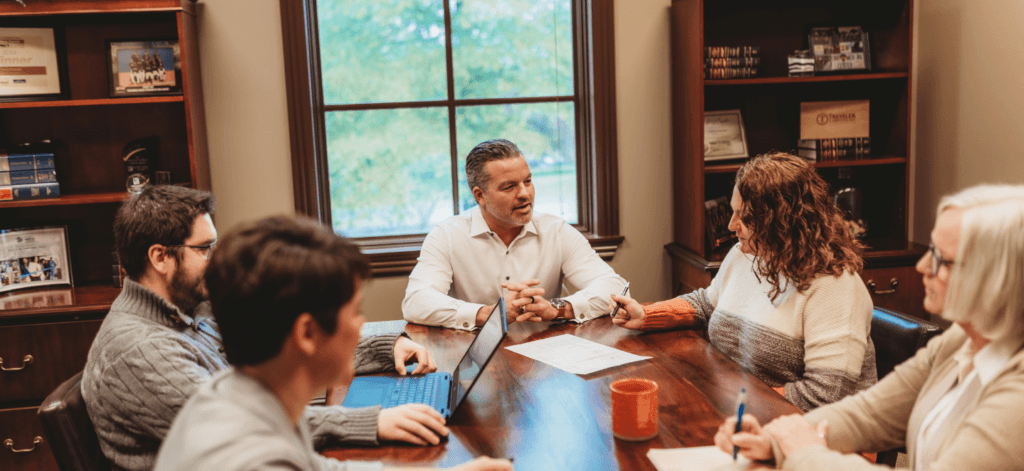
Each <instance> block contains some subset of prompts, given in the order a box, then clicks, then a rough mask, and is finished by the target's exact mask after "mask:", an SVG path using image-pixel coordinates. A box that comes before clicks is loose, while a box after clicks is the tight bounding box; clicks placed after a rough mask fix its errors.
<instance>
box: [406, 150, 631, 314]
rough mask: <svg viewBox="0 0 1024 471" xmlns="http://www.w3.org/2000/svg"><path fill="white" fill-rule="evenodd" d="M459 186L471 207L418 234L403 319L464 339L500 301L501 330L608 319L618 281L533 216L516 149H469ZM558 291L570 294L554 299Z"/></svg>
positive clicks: (580, 243) (589, 253)
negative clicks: (568, 289) (463, 184)
mask: <svg viewBox="0 0 1024 471" xmlns="http://www.w3.org/2000/svg"><path fill="white" fill-rule="evenodd" d="M466 180H467V182H468V183H469V188H470V189H471V190H472V192H473V198H475V199H476V202H477V206H476V207H475V208H473V209H471V210H469V211H466V212H464V213H463V214H460V215H458V216H454V217H451V218H448V219H446V220H445V221H442V222H441V223H439V224H438V225H437V226H435V227H434V228H433V229H431V231H430V233H429V234H427V237H426V239H425V240H424V241H423V247H422V248H421V250H420V257H419V261H418V262H417V263H416V267H415V268H413V271H412V273H411V274H410V275H409V286H408V288H406V291H405V299H404V300H403V301H402V313H403V315H404V316H405V320H407V321H409V322H415V323H418V324H426V325H437V326H442V327H449V328H456V329H463V330H473V329H476V328H477V327H479V326H481V325H483V324H484V322H485V321H486V320H487V316H488V315H489V314H490V312H491V310H492V309H493V308H494V305H493V304H492V303H494V302H495V301H496V300H497V299H498V298H499V297H502V296H503V295H504V299H505V303H506V308H507V309H508V312H509V316H508V318H509V320H510V321H511V320H516V321H520V322H521V321H535V322H536V321H550V320H554V319H556V318H559V319H566V320H571V321H573V322H586V321H588V320H590V319H595V318H598V317H601V316H603V315H606V314H608V312H609V311H610V307H611V302H610V301H609V300H608V295H609V294H611V293H619V292H622V288H623V287H624V286H625V285H626V280H624V279H622V277H621V276H619V275H617V274H616V273H615V271H614V270H612V268H611V267H610V266H608V264H607V263H605V262H604V260H601V257H599V256H598V255H597V252H595V251H594V249H593V248H592V247H591V246H590V243H589V242H587V239H586V238H585V237H583V235H582V234H580V232H579V231H578V230H576V229H575V228H573V227H572V226H570V225H569V224H567V223H566V222H565V220H563V219H562V218H560V217H558V216H554V215H550V214H543V213H534V211H533V198H534V193H535V190H534V187H533V174H532V173H531V172H530V166H529V164H527V163H526V159H525V158H524V157H523V153H522V151H520V150H519V147H517V146H516V145H515V144H513V143H512V142H510V141H507V140H505V139H494V140H490V141H485V142H482V143H480V144H478V145H477V146H476V147H474V148H473V150H471V151H470V152H469V155H468V156H466ZM563 282H568V283H569V284H570V285H572V286H574V287H576V288H577V289H578V291H577V292H576V293H573V294H572V295H569V296H566V297H564V298H562V297H560V295H561V293H562V290H563ZM505 290H507V291H508V292H507V293H504V291H505ZM545 296H547V298H545Z"/></svg>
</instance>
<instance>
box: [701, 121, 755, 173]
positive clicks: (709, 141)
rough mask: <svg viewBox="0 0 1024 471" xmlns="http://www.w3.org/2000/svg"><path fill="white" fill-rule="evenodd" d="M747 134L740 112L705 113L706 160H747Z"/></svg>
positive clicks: (748, 155)
mask: <svg viewBox="0 0 1024 471" xmlns="http://www.w3.org/2000/svg"><path fill="white" fill-rule="evenodd" d="M747 157H750V153H749V151H748V149H747V133H746V129H744V127H743V114H742V113H741V112H740V110H721V111H705V112H704V160H705V161H711V160H729V159H745V158H747Z"/></svg>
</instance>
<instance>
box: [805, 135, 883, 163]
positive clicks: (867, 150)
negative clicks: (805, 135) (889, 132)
mask: <svg viewBox="0 0 1024 471" xmlns="http://www.w3.org/2000/svg"><path fill="white" fill-rule="evenodd" d="M796 147H797V148H796V153H797V155H798V156H800V157H803V158H805V159H807V160H811V161H816V162H836V161H839V160H859V159H863V158H866V157H868V156H870V155H871V138H870V137H846V138H837V139H804V140H800V141H797V146H796Z"/></svg>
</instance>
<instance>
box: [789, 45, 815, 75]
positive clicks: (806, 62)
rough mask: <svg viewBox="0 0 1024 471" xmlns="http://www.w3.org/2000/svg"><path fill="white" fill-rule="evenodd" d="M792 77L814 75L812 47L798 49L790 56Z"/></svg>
mask: <svg viewBox="0 0 1024 471" xmlns="http://www.w3.org/2000/svg"><path fill="white" fill-rule="evenodd" d="M788 62H789V76H790V77H810V76H812V75H814V56H813V55H812V54H811V50H810V49H803V50H800V49H798V50H796V51H793V53H792V54H790V55H789V57H788Z"/></svg>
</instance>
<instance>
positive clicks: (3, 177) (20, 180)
mask: <svg viewBox="0 0 1024 471" xmlns="http://www.w3.org/2000/svg"><path fill="white" fill-rule="evenodd" d="M33 183H57V171H56V170H54V169H52V168H50V169H45V170H19V171H16V172H0V186H11V185H31V184H33Z"/></svg>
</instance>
